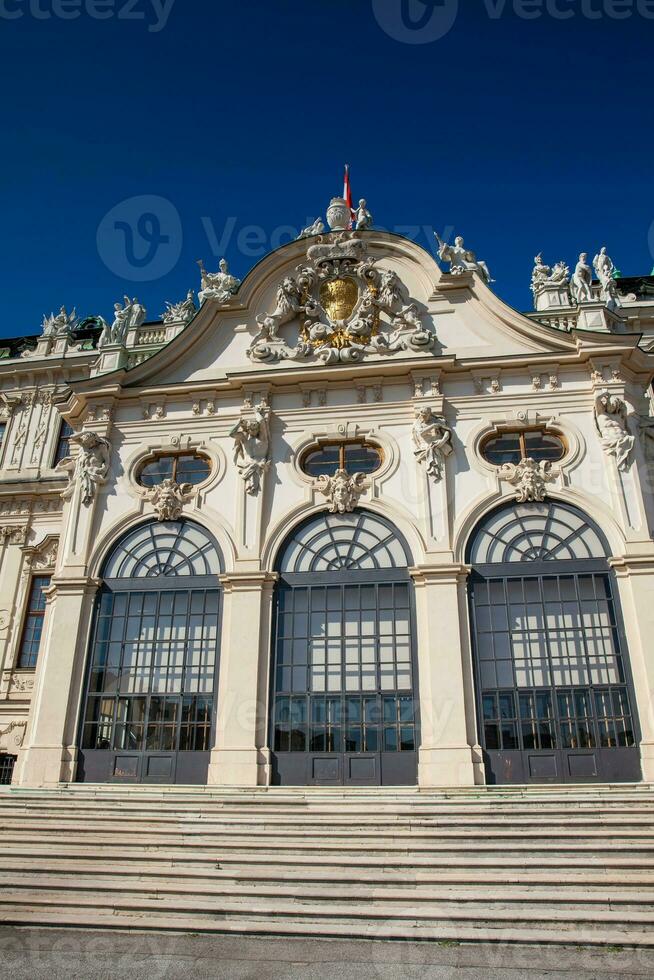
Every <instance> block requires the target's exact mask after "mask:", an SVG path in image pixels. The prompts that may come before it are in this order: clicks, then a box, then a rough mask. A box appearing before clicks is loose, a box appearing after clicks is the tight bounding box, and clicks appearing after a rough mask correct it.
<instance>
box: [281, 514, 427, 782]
mask: <svg viewBox="0 0 654 980" xmlns="http://www.w3.org/2000/svg"><path fill="white" fill-rule="evenodd" d="M410 564H411V560H410V555H409V552H408V549H407V547H406V545H405V543H404V542H403V541H402V539H401V537H400V536H399V534H398V532H397V530H396V529H395V528H393V527H392V525H391V524H390V523H388V522H387V521H386V520H384V519H382V518H381V517H379V516H377V515H374V514H371V513H368V512H365V511H358V512H356V513H353V514H320V515H319V516H317V517H314V518H311V519H310V520H309V521H307V522H305V523H304V524H302V525H301V526H300V527H299V528H297V529H296V530H295V531H294V532H293V533H292V534H291V535H290V537H289V539H288V541H287V542H286V544H285V545H284V547H283V548H282V550H281V552H280V557H279V560H278V565H277V567H278V571H279V575H280V581H279V585H278V587H277V592H276V615H275V625H274V637H273V670H272V675H271V683H272V692H271V694H272V702H273V704H272V731H271V743H272V748H273V773H274V780H275V782H278V783H287V784H311V783H318V784H340V783H349V784H357V783H358V784H376V783H382V782H384V783H388V784H396V783H412V782H415V780H416V747H417V710H416V698H415V689H416V676H415V663H414V652H413V625H412V624H413V609H412V605H413V602H412V599H413V596H412V585H411V580H410V577H409V572H408V569H409V566H410Z"/></svg>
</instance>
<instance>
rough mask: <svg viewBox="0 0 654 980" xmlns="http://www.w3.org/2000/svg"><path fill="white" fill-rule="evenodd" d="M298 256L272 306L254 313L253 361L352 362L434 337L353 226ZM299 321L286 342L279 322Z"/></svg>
mask: <svg viewBox="0 0 654 980" xmlns="http://www.w3.org/2000/svg"><path fill="white" fill-rule="evenodd" d="M311 241H312V244H311V245H310V246H309V247H308V248H307V255H306V262H305V263H304V264H302V265H300V266H298V268H297V270H296V274H295V275H294V276H286V277H285V278H284V279H283V280H282V282H281V283H280V284H279V286H278V289H277V295H276V300H275V308H274V309H273V310H272V311H271V312H269V313H263V314H260V315H259V316H258V317H257V324H258V327H259V330H258V333H257V334H256V336H255V338H254V340H253V341H252V344H251V346H250V348H249V350H248V356H249V357H250V358H251V359H252V360H253V361H263V362H270V363H272V362H274V361H280V360H294V361H309V362H311V361H313V362H322V363H323V364H335V363H348V362H353V361H360V360H362V359H363V358H364V357H366V356H367V355H369V354H395V353H396V352H397V351H403V350H405V351H406V350H411V351H429V350H431V349H432V348H433V346H434V344H435V341H436V337H435V334H434V333H433V331H432V330H431V329H430V328H428V327H427V326H425V325H424V324H423V323H422V321H421V319H420V313H419V311H418V307H417V305H416V304H415V303H411V302H408V301H407V297H406V290H405V287H404V286H403V284H402V283H401V281H400V279H399V277H398V275H397V273H396V272H394V271H392V270H390V269H387V270H381V269H378V268H377V267H376V266H375V261H376V260H375V259H374V258H373V257H372V256H371V255H369V254H368V249H367V244H366V242H365V241H364V240H363V239H362V238H359V237H356V233H355V232H350V231H341V232H338V233H336V234H331V235H326V236H324V237H323V236H318V237H317V238H312V239H311ZM295 319H299V320H300V321H301V327H300V331H299V336H298V339H297V343H296V345H295V346H294V347H290V346H289V345H288V344H287V343H286V342H285V341H284V340H283V339H282V338H281V337H280V336H279V331H280V328H281V327H283V326H284V325H285V324H287V323H290V322H291V321H292V320H295Z"/></svg>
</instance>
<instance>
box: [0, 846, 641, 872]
mask: <svg viewBox="0 0 654 980" xmlns="http://www.w3.org/2000/svg"><path fill="white" fill-rule="evenodd" d="M72 846H77V845H76V844H74V845H72ZM70 847H71V843H70V842H66V844H65V845H64V846H63V848H62V849H61V850H60V853H61V856H68V855H69V853H70ZM60 848H61V845H60ZM55 853H56V851H55V845H54V843H53V842H48V841H45V840H43V841H39V842H35V843H33V844H31V845H30V846H29V847H21V846H19V845H17V844H16V845H13V846H9V847H5V846H2V844H1V843H0V860H4V859H5V855H6V856H7V857H16V856H31V855H36V854H42V855H45V856H52V855H54V854H55ZM117 855H118V856H119V857H120V860H121V861H132V860H134V861H138V860H142V859H143V857H144V855H150V856H151V857H152V858H153V859H154V860H157V861H163V862H168V863H169V864H170V866H171V867H172V866H173V865H177V864H183V865H184V864H191V863H196V864H198V863H200V864H208V865H211V866H214V867H215V866H216V865H218V866H226V865H234V864H242V865H260V864H263V865H266V866H272V865H274V866H276V867H278V868H279V869H280V873H283V871H284V869H286V868H289V867H290V868H292V867H294V866H298V865H305V864H309V865H315V864H316V863H321V864H327V863H328V864H329V865H330V866H345V867H351V866H352V865H353V864H356V865H358V866H361V867H364V866H365V867H370V866H372V867H382V868H385V867H397V868H401V867H405V868H413V867H421V868H440V867H443V868H448V867H450V868H452V867H462V868H473V867H474V868H490V867H499V868H514V869H521V870H522V869H528V868H534V867H550V868H561V869H564V870H565V869H569V868H574V867H578V868H593V867H596V868H598V869H605V868H613V869H616V868H624V869H635V870H642V871H644V870H645V869H650V868H654V859H651V858H647V857H634V856H633V855H632V854H631V852H630V851H628V852H627V856H624V855H618V856H613V855H611V856H607V855H606V853H605V852H601V853H599V854H583V855H579V856H576V852H575V851H574V850H571V851H570V852H563V853H561V854H560V855H559V856H556V857H552V856H551V854H550V853H546V854H545V855H534V854H533V853H532V852H531V851H527V852H526V854H525V855H522V856H517V855H516V856H514V855H511V854H507V853H506V850H505V849H504V848H502V849H500V850H499V852H498V855H497V856H494V855H479V854H476V852H475V851H474V850H473V851H472V852H471V854H457V855H452V854H450V853H446V854H437V855H434V854H430V855H426V856H425V855H422V854H415V853H413V852H412V851H409V850H408V849H406V848H404V849H403V850H401V851H399V852H396V853H386V854H384V853H382V854H374V855H372V854H369V853H365V852H358V851H357V850H356V849H354V851H353V852H352V853H345V852H343V851H337V852H334V853H330V854H329V856H328V857H327V856H326V855H325V854H324V852H323V851H321V850H320V849H319V848H318V849H316V850H315V851H314V852H313V853H309V854H302V853H299V852H298V851H295V850H294V849H293V848H291V849H290V850H289V852H288V853H281V852H280V851H274V852H273V851H271V850H270V849H266V848H262V849H261V851H260V853H252V850H251V849H250V848H249V847H247V846H243V847H241V848H238V849H236V848H232V849H229V850H227V849H219V848H214V849H213V850H211V851H201V850H197V849H195V848H191V847H174V846H169V847H167V848H165V849H164V848H158V847H149V848H148V847H145V848H144V847H143V846H140V847H138V848H137V849H133V848H130V846H129V845H128V844H125V843H124V842H123V841H117V842H116V844H115V846H113V847H99V846H98V847H93V848H92V849H90V848H88V847H87V849H86V854H85V857H86V859H87V860H89V859H90V860H98V861H104V860H115V859H116V856H117Z"/></svg>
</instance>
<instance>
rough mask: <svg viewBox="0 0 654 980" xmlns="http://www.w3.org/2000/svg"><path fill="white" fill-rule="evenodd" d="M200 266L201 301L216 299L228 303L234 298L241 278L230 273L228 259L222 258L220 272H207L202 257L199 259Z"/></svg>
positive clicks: (199, 295) (219, 265) (199, 294)
mask: <svg viewBox="0 0 654 980" xmlns="http://www.w3.org/2000/svg"><path fill="white" fill-rule="evenodd" d="M198 265H199V266H200V275H201V277H202V279H201V289H200V292H199V293H198V297H199V299H200V303H203V302H204V301H205V299H216V300H218V302H219V303H227V302H229V300H230V299H231V298H232V296H233V295H234V293H235V292H236V290H237V289H238V287H239V286H240V285H241V280H240V279H237V278H236V277H235V276H232V275H230V273H229V266H228V265H227V259H221V260H220V262H219V263H218V272H207V270H206V269H205V267H204V262H203V261H202V259H198Z"/></svg>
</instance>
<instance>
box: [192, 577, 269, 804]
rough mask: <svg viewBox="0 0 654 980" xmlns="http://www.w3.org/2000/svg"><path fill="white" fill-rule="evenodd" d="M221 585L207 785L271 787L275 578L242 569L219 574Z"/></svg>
mask: <svg viewBox="0 0 654 980" xmlns="http://www.w3.org/2000/svg"><path fill="white" fill-rule="evenodd" d="M220 581H221V583H222V586H223V589H224V595H223V614H222V615H223V618H222V636H221V643H220V668H219V675H218V677H219V679H218V701H217V707H216V719H217V721H216V742H215V746H214V748H213V750H212V752H211V762H210V765H209V778H208V782H209V783H210V784H213V785H217V786H261V785H267V784H268V783H269V782H270V750H269V748H268V698H269V695H268V691H269V673H270V629H271V613H272V599H273V589H274V585H275V582H276V581H277V575H276V574H272V573H269V572H245V571H243V572H241V571H238V572H232V573H231V574H229V575H221V576H220Z"/></svg>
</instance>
